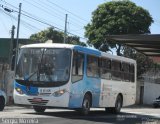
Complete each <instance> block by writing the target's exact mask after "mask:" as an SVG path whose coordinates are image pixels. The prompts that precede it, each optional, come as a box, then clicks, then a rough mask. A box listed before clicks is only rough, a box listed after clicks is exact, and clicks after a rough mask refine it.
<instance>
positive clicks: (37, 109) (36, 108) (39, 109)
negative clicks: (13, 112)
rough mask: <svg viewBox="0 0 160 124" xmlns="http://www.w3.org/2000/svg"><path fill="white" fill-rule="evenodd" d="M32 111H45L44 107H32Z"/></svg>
mask: <svg viewBox="0 0 160 124" xmlns="http://www.w3.org/2000/svg"><path fill="white" fill-rule="evenodd" d="M33 109H34V111H35V112H38V113H41V112H44V111H45V110H46V107H45V106H33Z"/></svg>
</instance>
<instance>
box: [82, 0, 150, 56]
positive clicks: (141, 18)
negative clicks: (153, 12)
mask: <svg viewBox="0 0 160 124" xmlns="http://www.w3.org/2000/svg"><path fill="white" fill-rule="evenodd" d="M152 22H153V20H152V17H151V16H150V14H149V12H148V11H147V10H145V9H143V8H142V7H139V6H136V5H135V3H133V2H130V1H128V0H123V1H111V2H106V3H104V4H101V5H99V6H98V8H97V9H96V10H95V11H94V12H93V13H92V19H91V22H90V23H89V24H88V25H87V26H86V27H85V29H86V32H85V36H86V37H87V38H88V41H87V43H88V44H89V45H93V46H94V47H95V48H97V49H100V50H101V47H103V45H105V47H104V48H105V49H104V48H103V49H102V50H103V51H108V50H109V49H110V48H116V46H117V45H116V43H115V42H113V41H107V39H106V38H105V36H106V35H112V34H118V35H119V34H144V33H150V30H149V26H150V25H151V23H152ZM120 48H121V46H118V47H117V52H118V54H120V53H119V52H120Z"/></svg>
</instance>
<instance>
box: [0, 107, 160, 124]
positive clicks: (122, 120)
mask: <svg viewBox="0 0 160 124" xmlns="http://www.w3.org/2000/svg"><path fill="white" fill-rule="evenodd" d="M37 123H38V124H160V109H153V108H151V107H149V108H148V107H131V108H124V109H122V112H121V113H120V114H118V115H114V114H109V113H105V112H104V110H103V109H92V111H91V113H90V115H89V116H82V115H80V114H79V113H78V112H75V111H72V110H63V109H47V110H46V112H45V113H41V114H37V113H35V112H34V111H33V110H32V109H31V108H24V107H17V106H13V107H6V108H5V110H4V111H3V112H0V124H37Z"/></svg>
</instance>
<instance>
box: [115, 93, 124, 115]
mask: <svg viewBox="0 0 160 124" xmlns="http://www.w3.org/2000/svg"><path fill="white" fill-rule="evenodd" d="M122 102H123V100H122V97H121V96H120V95H118V96H117V99H116V102H115V107H114V108H113V113H115V114H118V113H120V111H121V108H122Z"/></svg>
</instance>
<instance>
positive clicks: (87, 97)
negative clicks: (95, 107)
mask: <svg viewBox="0 0 160 124" xmlns="http://www.w3.org/2000/svg"><path fill="white" fill-rule="evenodd" d="M90 107H91V97H90V95H88V94H86V95H85V96H84V99H83V103H82V109H81V113H82V114H83V115H88V114H89V111H90Z"/></svg>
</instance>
